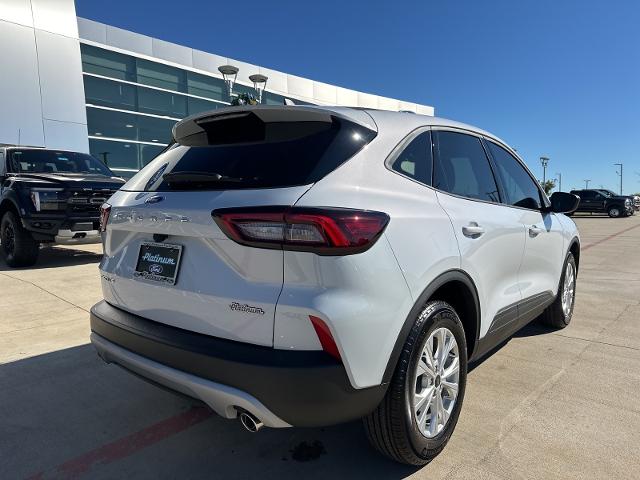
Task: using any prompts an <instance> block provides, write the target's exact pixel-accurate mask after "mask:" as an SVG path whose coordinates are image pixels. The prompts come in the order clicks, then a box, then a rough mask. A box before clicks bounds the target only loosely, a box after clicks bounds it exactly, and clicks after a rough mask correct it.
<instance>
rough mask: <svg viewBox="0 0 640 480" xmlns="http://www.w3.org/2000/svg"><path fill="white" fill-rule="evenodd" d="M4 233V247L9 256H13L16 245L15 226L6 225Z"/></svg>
mask: <svg viewBox="0 0 640 480" xmlns="http://www.w3.org/2000/svg"><path fill="white" fill-rule="evenodd" d="M2 233H3V235H2V247H3V248H4V251H5V253H6V254H7V255H11V254H12V253H13V250H14V248H15V245H16V234H15V232H14V231H13V226H12V225H11V224H10V223H9V224H7V225H5V227H4V231H3V232H2Z"/></svg>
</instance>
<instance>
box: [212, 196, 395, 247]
mask: <svg viewBox="0 0 640 480" xmlns="http://www.w3.org/2000/svg"><path fill="white" fill-rule="evenodd" d="M212 215H213V219H214V220H215V221H216V223H217V224H218V226H219V227H220V229H221V230H222V231H223V232H224V233H225V234H226V235H227V236H228V237H229V238H230V239H232V240H234V241H236V242H238V243H240V244H243V245H249V246H252V247H258V248H276V249H284V250H297V251H310V252H314V253H317V254H319V255H348V254H353V253H359V252H363V251H365V250H367V249H369V248H370V247H371V246H372V245H373V244H374V243H375V242H376V240H377V239H378V237H379V236H380V235H381V234H382V232H383V231H384V229H385V227H386V226H387V223H389V216H388V215H387V214H386V213H382V212H374V211H370V210H354V209H349V208H306V207H254V208H222V209H218V210H214V211H213V212H212Z"/></svg>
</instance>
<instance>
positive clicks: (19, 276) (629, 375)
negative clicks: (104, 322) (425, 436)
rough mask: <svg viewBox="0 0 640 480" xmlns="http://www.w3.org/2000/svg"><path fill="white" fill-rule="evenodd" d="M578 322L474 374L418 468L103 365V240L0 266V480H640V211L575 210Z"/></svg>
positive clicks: (528, 331) (358, 430)
mask: <svg viewBox="0 0 640 480" xmlns="http://www.w3.org/2000/svg"><path fill="white" fill-rule="evenodd" d="M576 223H577V224H578V226H579V228H580V231H581V234H582V246H583V253H582V258H581V262H580V272H579V277H578V288H577V298H576V306H575V313H574V317H573V321H572V323H571V325H570V326H569V327H568V328H566V329H565V330H562V331H559V332H554V331H551V330H548V329H545V328H542V327H539V326H537V325H536V324H531V325H530V326H528V327H526V328H525V329H524V330H522V331H521V332H519V333H517V334H516V335H515V336H514V337H513V338H512V339H510V340H509V341H508V342H507V343H505V344H504V345H503V346H501V348H499V349H498V350H496V351H495V352H493V354H492V355H491V356H489V357H488V358H486V359H485V360H484V361H482V362H481V363H479V364H477V365H474V366H473V367H472V370H471V371H470V373H469V376H468V385H467V392H466V398H465V400H464V408H463V410H462V414H461V416H460V420H459V423H458V426H457V428H456V431H455V432H454V434H453V437H452V439H451V441H450V443H449V445H448V446H447V448H446V449H445V450H444V452H443V453H442V454H441V455H440V456H438V457H437V458H436V459H435V460H434V461H433V462H432V463H431V464H430V465H428V466H426V467H423V468H420V469H416V468H410V467H406V466H402V465H398V464H395V463H393V462H391V461H389V460H386V459H385V458H383V457H380V456H378V455H377V454H376V453H375V452H374V451H373V450H372V449H371V448H370V447H369V446H368V444H367V441H366V438H365V436H364V432H363V428H362V426H361V424H360V423H359V422H354V423H350V424H346V425H341V426H337V427H331V428H323V429H284V430H269V429H264V430H262V431H261V432H259V433H258V434H250V433H248V432H246V431H244V430H243V429H242V428H241V426H240V424H239V422H235V421H229V420H223V419H221V418H218V417H216V416H215V415H212V414H211V413H210V411H209V410H208V409H206V408H203V407H201V406H199V405H198V404H196V403H194V402H192V401H190V400H188V399H185V398H182V397H178V396H175V395H173V394H171V393H168V392H165V391H163V390H160V389H158V388H156V387H154V386H151V385H148V384H146V383H145V382H142V381H141V380H139V379H137V378H134V377H132V376H131V375H129V374H127V373H125V372H123V371H121V370H120V369H119V368H118V367H115V366H108V365H105V364H104V363H102V361H100V360H99V359H98V358H97V356H96V354H95V352H94V350H93V348H92V347H91V345H89V344H88V336H89V325H88V313H87V312H88V310H89V308H90V306H91V305H93V304H94V303H95V302H97V301H98V300H100V298H101V294H100V287H99V280H98V271H97V264H98V262H99V260H100V251H101V250H100V247H99V246H97V245H96V246H87V247H78V248H68V247H56V248H49V249H45V250H43V251H42V252H41V253H42V255H41V260H40V262H39V263H38V264H37V265H36V267H33V268H29V269H21V270H12V269H9V268H7V267H6V266H5V264H4V262H2V261H0V478H3V479H12V478H27V477H29V478H76V477H81V478H225V479H231V478H279V479H283V478H323V479H326V478H367V479H376V478H385V479H395V478H407V477H411V478H428V479H439V478H455V479H463V478H473V479H517V478H527V479H529V478H544V479H547V478H558V479H578V478H580V479H581V478H585V479H587V478H588V479H596V478H616V479H624V478H628V479H637V478H640V454H639V453H638V452H639V451H640V398H639V397H640V215H636V216H634V217H631V218H624V219H609V218H606V217H595V216H594V217H578V218H577V219H576Z"/></svg>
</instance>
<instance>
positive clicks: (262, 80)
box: [249, 73, 269, 103]
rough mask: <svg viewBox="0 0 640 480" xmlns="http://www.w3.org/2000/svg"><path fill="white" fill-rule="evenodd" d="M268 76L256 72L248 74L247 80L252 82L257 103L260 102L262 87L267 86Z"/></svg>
mask: <svg viewBox="0 0 640 480" xmlns="http://www.w3.org/2000/svg"><path fill="white" fill-rule="evenodd" d="M268 79H269V77H266V76H265V75H260V74H259V73H256V74H255V75H250V76H249V80H251V81H252V82H253V89H254V90H255V91H256V96H257V97H258V103H262V93H263V92H264V89H265V88H267V80H268Z"/></svg>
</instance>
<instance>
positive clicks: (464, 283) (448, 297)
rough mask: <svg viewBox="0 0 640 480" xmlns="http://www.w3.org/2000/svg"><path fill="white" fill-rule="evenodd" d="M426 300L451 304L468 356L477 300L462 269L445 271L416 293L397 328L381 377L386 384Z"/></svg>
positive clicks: (476, 320)
mask: <svg viewBox="0 0 640 480" xmlns="http://www.w3.org/2000/svg"><path fill="white" fill-rule="evenodd" d="M430 300H443V301H445V302H447V303H448V304H449V305H451V306H452V307H453V308H454V309H455V310H456V312H457V313H458V315H459V316H460V320H461V321H462V324H463V326H464V331H465V337H466V340H467V358H469V359H470V358H472V356H473V353H474V351H475V349H476V347H477V344H478V335H479V332H480V299H479V296H478V291H477V289H476V286H475V284H474V283H473V280H472V279H471V277H469V275H467V274H466V273H465V272H464V271H462V270H448V271H446V272H444V273H442V274H441V275H439V276H438V277H437V278H436V279H435V280H433V281H432V282H431V283H430V284H429V285H428V286H427V287H426V288H425V289H424V290H423V292H422V293H421V294H420V296H419V297H418V299H417V301H416V302H415V303H414V305H413V307H412V308H411V310H410V311H409V314H408V315H407V318H406V319H405V321H404V324H403V325H402V328H401V329H400V334H399V335H398V338H397V339H396V343H395V345H394V347H393V350H392V351H391V356H390V357H389V361H388V362H387V367H386V369H385V371H384V376H383V378H382V381H383V383H388V382H390V381H391V377H393V372H394V371H395V368H396V365H397V363H398V359H399V358H400V354H401V353H402V348H403V346H404V343H405V341H406V339H407V337H408V336H409V333H410V331H411V328H412V327H413V324H414V322H415V319H416V317H417V316H418V314H419V313H420V311H421V310H422V308H423V307H424V305H425V304H426V303H427V302H428V301H430Z"/></svg>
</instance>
